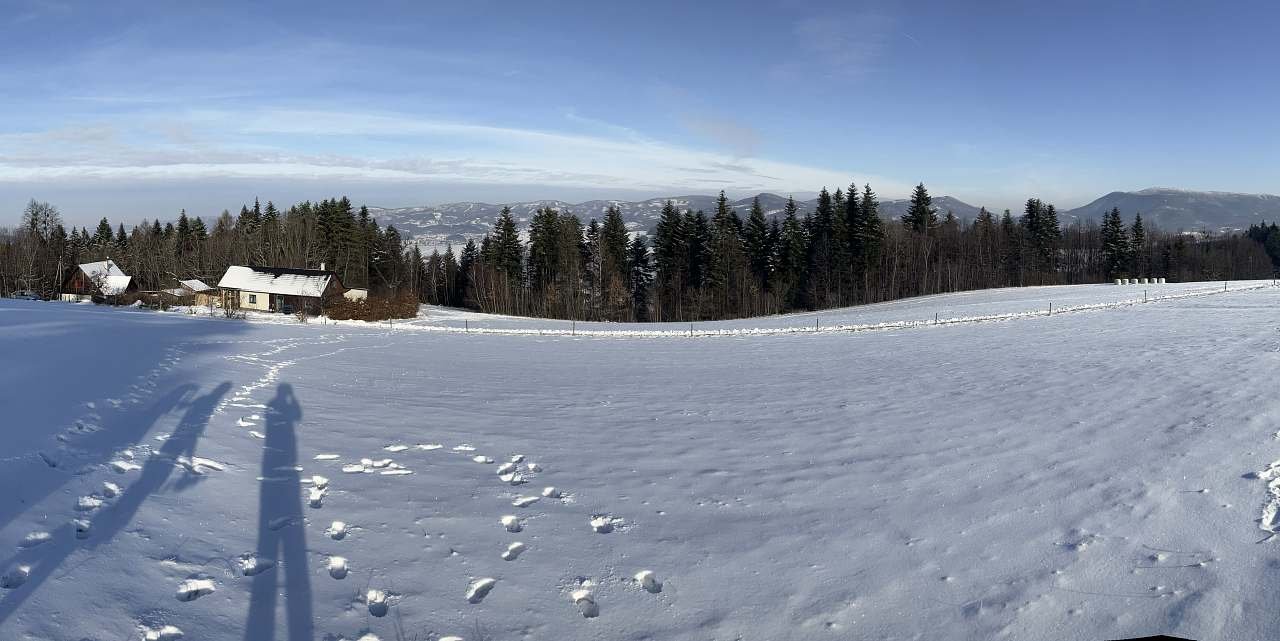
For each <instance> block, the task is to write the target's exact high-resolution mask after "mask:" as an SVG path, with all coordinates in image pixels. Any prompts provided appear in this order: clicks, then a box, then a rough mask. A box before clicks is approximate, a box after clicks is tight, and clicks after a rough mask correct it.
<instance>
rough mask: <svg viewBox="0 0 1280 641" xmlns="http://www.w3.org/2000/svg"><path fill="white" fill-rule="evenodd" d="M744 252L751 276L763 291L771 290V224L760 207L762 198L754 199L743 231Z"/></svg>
mask: <svg viewBox="0 0 1280 641" xmlns="http://www.w3.org/2000/svg"><path fill="white" fill-rule="evenodd" d="M742 239H743V251H744V252H746V255H747V261H748V263H749V264H750V267H751V276H752V277H753V278H754V279H755V283H756V286H757V287H759V288H760V290H761V291H766V290H768V289H769V258H770V253H771V252H770V251H769V223H768V221H767V220H765V217H764V208H763V207H761V206H760V197H759V196H757V197H756V198H754V199H752V201H751V213H750V214H749V215H748V216H747V223H746V226H745V228H744V229H743V231H742Z"/></svg>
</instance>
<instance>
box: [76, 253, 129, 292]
mask: <svg viewBox="0 0 1280 641" xmlns="http://www.w3.org/2000/svg"><path fill="white" fill-rule="evenodd" d="M80 271H82V272H84V275H85V276H86V277H87V278H88V279H89V281H90V282H92V283H95V284H97V285H98V291H100V292H102V295H103V296H115V295H116V294H119V293H121V292H123V291H124V290H126V289H128V288H129V283H131V282H133V277H132V276H129V275H127V274H125V273H124V271H122V270H121V269H120V267H119V266H118V265H116V264H115V262H113V261H112V260H111V259H110V258H108V259H107V260H100V261H97V262H93V263H82V264H81V265H80Z"/></svg>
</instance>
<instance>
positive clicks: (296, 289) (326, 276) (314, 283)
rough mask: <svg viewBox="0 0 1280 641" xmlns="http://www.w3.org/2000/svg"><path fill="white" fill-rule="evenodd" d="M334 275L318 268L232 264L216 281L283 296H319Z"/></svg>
mask: <svg viewBox="0 0 1280 641" xmlns="http://www.w3.org/2000/svg"><path fill="white" fill-rule="evenodd" d="M334 277H335V275H334V273H333V272H328V271H322V270H319V269H291V268H287V267H244V266H241V265H232V266H231V267H228V268H227V273H225V274H223V275H222V280H220V281H218V287H221V288H223V289H240V290H244V291H247V292H262V293H264V294H280V295H282V296H312V297H316V298H319V297H320V296H322V295H323V294H324V290H325V289H327V288H328V287H329V282H330V281H331V280H332V279H333V278H334Z"/></svg>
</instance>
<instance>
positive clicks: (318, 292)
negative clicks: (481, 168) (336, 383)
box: [31, 259, 369, 315]
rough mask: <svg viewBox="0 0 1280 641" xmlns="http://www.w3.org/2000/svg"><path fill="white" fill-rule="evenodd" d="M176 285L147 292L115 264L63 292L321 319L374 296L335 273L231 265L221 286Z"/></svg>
mask: <svg viewBox="0 0 1280 641" xmlns="http://www.w3.org/2000/svg"><path fill="white" fill-rule="evenodd" d="M176 281H177V286H176V287H172V288H168V289H160V290H150V291H144V290H140V289H139V287H138V285H137V282H136V281H135V280H134V279H133V277H132V276H130V275H128V274H126V273H125V272H124V270H122V269H120V266H119V265H117V264H116V263H115V262H114V261H112V260H111V259H107V260H100V261H95V262H91V263H81V264H79V265H77V266H76V268H75V269H73V270H72V272H71V274H70V276H68V277H67V279H66V281H65V282H64V283H63V285H62V288H61V294H60V296H59V297H60V299H61V300H63V301H66V302H88V301H92V302H95V303H105V304H116V305H121V304H138V305H145V306H149V307H159V308H164V307H175V306H190V307H208V308H209V309H210V310H213V309H222V310H226V311H227V312H235V311H241V310H243V311H250V310H252V311H260V312H274V313H280V314H300V315H318V314H323V313H324V312H325V311H326V309H328V308H330V307H332V306H334V305H335V304H340V303H341V302H342V301H346V302H362V301H365V300H367V299H368V297H369V291H368V290H367V289H361V288H351V287H346V286H345V285H343V284H342V279H341V278H340V277H339V276H338V274H337V273H336V272H333V271H329V270H326V269H325V266H324V264H323V263H322V264H321V265H320V268H319V269H297V268H292V267H262V266H252V265H232V266H230V267H228V268H227V271H226V273H224V274H223V275H222V279H221V280H219V281H218V284H217V285H216V286H210V285H209V284H207V283H205V282H204V281H201V280H200V279H198V278H188V279H182V278H178V279H176ZM31 296H32V297H34V294H31Z"/></svg>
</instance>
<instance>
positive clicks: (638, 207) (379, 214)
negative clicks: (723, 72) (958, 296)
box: [369, 193, 978, 251]
mask: <svg viewBox="0 0 1280 641" xmlns="http://www.w3.org/2000/svg"><path fill="white" fill-rule="evenodd" d="M757 197H758V198H760V206H761V207H763V208H764V211H765V215H766V216H768V217H773V216H777V215H781V213H782V210H783V208H784V207H786V205H787V199H786V198H785V197H783V196H779V195H777V194H768V193H762V194H759V195H758V196H757ZM668 200H670V201H672V202H673V203H675V205H676V207H678V208H679V209H680V210H681V211H684V210H686V209H692V210H694V211H697V210H702V211H703V212H706V213H707V215H711V213H712V212H714V211H715V208H716V196H672V197H669V198H651V199H649V200H640V201H630V202H629V201H622V200H588V201H586V202H582V203H567V202H564V201H562V200H533V201H528V202H519V203H506V204H505V205H501V204H499V205H495V204H490V203H472V202H461V203H445V204H443V205H434V206H425V207H399V208H393V209H392V208H382V207H370V208H369V213H370V214H372V215H373V217H374V218H375V219H377V221H378V224H380V225H384V226H385V225H395V227H396V229H398V230H399V231H400V233H401V234H403V235H405V236H406V237H408V238H410V239H412V240H415V241H417V243H418V245H419V246H420V247H421V248H422V249H423V251H430V250H431V249H437V248H438V249H441V250H443V249H444V246H445V245H447V244H451V245H454V246H455V247H459V246H461V245H465V244H466V242H467V240H468V239H471V238H475V239H477V240H478V239H479V238H480V237H482V236H484V235H485V234H486V233H487V232H488V231H489V230H490V229H491V228H492V227H493V222H494V220H496V219H497V217H498V213H499V212H501V211H502V208H503V207H504V206H507V207H510V208H511V213H512V215H513V216H515V219H516V224H517V226H518V227H520V229H521V231H523V230H524V228H525V226H526V225H527V224H528V222H529V219H530V218H531V217H532V216H533V215H534V214H535V213H536V212H537V211H538V209H540V208H543V207H551V208H553V209H557V210H559V211H568V212H572V213H574V214H576V215H577V216H578V217H579V218H581V219H582V221H583V223H586V222H588V221H590V220H591V219H592V218H595V219H597V220H603V219H604V212H605V210H607V209H608V208H609V206H610V205H614V206H617V207H618V209H619V210H621V212H622V219H623V221H625V222H626V223H627V228H628V229H630V230H631V231H633V232H650V231H652V230H653V228H654V225H656V224H657V223H658V217H659V216H661V214H662V207H663V205H665V204H666V203H667V201H668ZM751 200H752V198H742V199H739V200H735V201H732V203H731V204H732V205H733V208H734V209H735V210H736V211H737V212H738V215H739V216H742V217H743V218H746V217H747V214H748V213H750V211H751ZM816 203H817V199H816V198H815V199H811V200H797V201H796V205H797V206H798V207H799V209H800V213H801V215H803V214H805V213H807V212H811V211H813V208H814V205H815V204H816ZM933 204H934V206H935V207H937V208H938V211H939V212H940V213H945V212H947V211H951V212H953V213H954V214H955V215H956V216H958V217H960V218H965V219H971V218H973V217H974V216H977V215H978V208H977V207H974V206H973V205H970V204H968V203H965V202H962V201H960V200H957V199H955V198H952V197H950V196H935V197H934V199H933ZM908 205H909V201H907V200H905V199H889V200H882V201H881V202H880V214H881V215H882V216H884V217H885V218H898V217H900V216H902V215H903V214H904V213H906V211H907V206H908ZM455 251H456V249H455Z"/></svg>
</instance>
